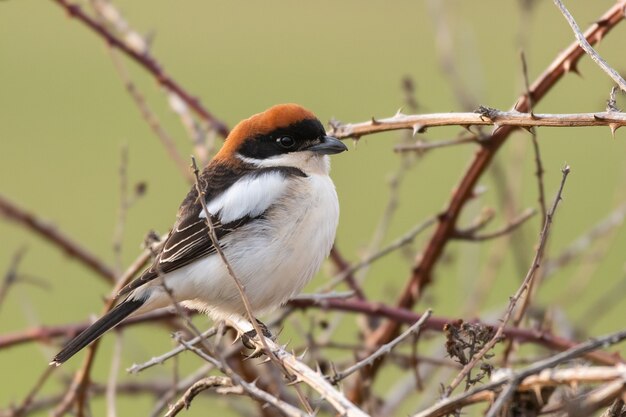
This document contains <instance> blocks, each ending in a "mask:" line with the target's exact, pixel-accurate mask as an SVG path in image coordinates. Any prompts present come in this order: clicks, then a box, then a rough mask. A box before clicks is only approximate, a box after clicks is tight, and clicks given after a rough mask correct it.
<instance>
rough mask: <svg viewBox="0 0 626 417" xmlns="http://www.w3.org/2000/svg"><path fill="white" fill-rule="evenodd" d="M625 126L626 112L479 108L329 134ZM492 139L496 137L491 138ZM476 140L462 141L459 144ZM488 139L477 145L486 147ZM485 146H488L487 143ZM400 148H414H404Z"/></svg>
mask: <svg viewBox="0 0 626 417" xmlns="http://www.w3.org/2000/svg"><path fill="white" fill-rule="evenodd" d="M624 125H626V113H620V112H598V113H576V114H539V113H524V112H523V111H522V109H519V110H513V111H501V110H497V109H493V108H490V107H485V106H480V107H479V108H478V110H476V111H475V112H473V113H430V114H413V115H407V114H402V113H397V114H396V115H394V116H392V117H387V118H384V119H372V120H370V121H369V122H362V123H353V124H334V125H333V126H332V129H331V131H330V133H331V134H332V135H334V136H336V137H337V138H340V139H348V138H353V139H359V138H361V137H362V136H365V135H372V134H375V133H381V132H389V131H394V130H412V131H413V133H414V134H415V133H423V132H424V131H425V130H426V129H427V128H430V127H440V126H464V127H467V128H469V127H471V126H494V127H496V128H498V127H505V126H506V127H518V128H531V127H585V126H609V127H611V128H612V129H617V128H620V127H622V126H624ZM491 140H493V137H492V138H491ZM472 141H475V140H473V139H464V140H459V141H457V143H465V142H472ZM488 141H489V139H487V140H484V141H481V142H478V143H482V144H485V142H488ZM485 145H486V144H485ZM398 149H401V150H404V149H411V148H410V147H408V146H403V147H400V148H398Z"/></svg>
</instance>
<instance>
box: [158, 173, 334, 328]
mask: <svg viewBox="0 0 626 417" xmlns="http://www.w3.org/2000/svg"><path fill="white" fill-rule="evenodd" d="M338 219H339V206H338V202H337V195H336V193H335V188H334V186H333V184H332V182H331V181H330V178H328V177H327V176H318V175H312V176H310V177H307V178H306V179H303V181H302V182H300V183H299V184H298V187H294V188H293V189H292V190H290V192H288V193H286V195H285V196H284V197H283V198H281V199H280V200H279V201H278V202H277V203H276V204H274V205H273V206H272V207H271V208H270V209H269V210H268V211H267V212H266V213H265V214H264V216H263V218H262V219H258V220H255V221H253V222H251V223H249V224H247V225H245V226H243V227H242V228H240V229H237V230H236V231H234V232H232V233H231V234H229V235H227V236H226V237H225V238H224V239H223V240H222V244H223V246H224V254H225V257H226V259H227V260H228V262H229V264H230V265H231V266H232V268H233V270H234V273H235V275H236V276H237V278H238V279H239V280H240V281H241V283H242V284H243V285H244V288H245V293H246V295H247V297H248V300H249V301H250V304H251V305H252V309H253V312H254V313H255V314H261V313H263V312H264V311H267V310H270V309H272V308H275V307H278V306H279V305H280V304H282V303H284V302H285V301H287V299H289V298H290V297H292V296H293V295H295V294H297V293H298V292H300V291H301V290H302V288H303V287H304V286H305V285H306V284H307V283H308V282H309V280H310V279H311V278H312V277H313V275H315V273H316V272H317V271H318V269H319V267H320V266H321V264H322V262H323V261H324V259H325V258H326V256H327V255H328V253H329V251H330V249H331V247H332V244H333V242H334V239H335V231H336V228H337V222H338ZM166 284H167V285H168V286H169V287H171V288H173V290H174V294H175V296H176V298H177V299H178V300H180V301H183V302H184V304H185V305H186V306H188V307H191V308H196V309H200V310H205V311H207V312H208V313H210V314H211V315H212V316H213V317H214V318H225V317H227V316H229V315H231V314H238V315H244V314H245V307H244V305H243V303H242V301H241V296H240V294H239V291H238V290H237V288H236V286H235V285H234V281H233V278H232V277H231V276H230V274H229V273H228V271H227V269H226V267H225V265H224V262H223V261H222V260H221V259H220V258H219V256H218V255H210V256H208V257H207V258H205V259H203V260H200V261H198V262H195V263H194V264H192V265H188V266H186V267H183V268H181V269H180V270H177V271H174V272H172V273H169V274H167V276H166Z"/></svg>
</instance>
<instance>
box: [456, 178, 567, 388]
mask: <svg viewBox="0 0 626 417" xmlns="http://www.w3.org/2000/svg"><path fill="white" fill-rule="evenodd" d="M562 173H563V177H562V179H561V185H560V186H559V190H558V191H557V193H556V197H555V198H554V202H553V203H552V208H551V209H550V212H549V213H548V215H547V216H546V222H545V224H544V225H543V230H542V231H541V236H540V238H539V246H538V247H537V251H536V252H535V257H534V259H533V261H532V264H531V266H530V269H529V270H528V272H527V274H526V277H525V278H524V281H523V282H522V285H521V286H520V287H519V289H518V290H517V292H516V293H515V295H514V296H513V297H511V301H510V302H509V306H508V307H507V309H506V312H505V313H504V317H502V322H501V324H500V326H498V330H497V331H496V333H495V334H494V336H493V337H492V338H491V340H490V341H489V342H487V343H486V344H485V346H483V348H482V349H481V350H480V351H479V352H478V353H477V354H476V355H474V357H473V358H472V359H471V360H470V361H469V362H468V363H467V365H465V366H464V367H463V370H462V371H461V372H459V374H458V375H457V376H456V377H455V378H454V380H452V382H451V383H450V385H449V386H448V387H447V388H446V391H445V394H444V396H446V397H447V396H449V395H450V394H451V393H452V391H453V390H454V389H455V388H456V387H457V386H458V385H459V384H460V383H461V381H462V380H463V379H464V378H465V377H466V376H467V375H468V374H469V373H470V372H471V371H472V369H473V368H474V367H475V366H476V364H477V363H478V361H480V360H481V359H482V358H483V357H484V356H485V354H486V353H487V352H489V351H490V350H491V349H492V348H493V347H494V346H495V345H496V343H498V342H499V341H500V337H501V336H502V334H503V332H504V326H506V325H507V324H508V322H509V319H510V318H511V315H512V314H513V310H514V309H515V305H516V304H517V301H518V300H519V299H520V297H521V296H522V295H523V294H524V293H525V292H526V291H527V290H528V287H529V285H530V284H531V282H532V280H533V278H534V277H535V273H536V272H537V269H539V265H540V263H541V260H542V259H543V252H544V249H545V246H546V242H547V241H548V235H549V232H550V226H551V225H552V219H553V217H554V213H555V212H556V208H557V207H558V204H559V202H560V201H561V193H562V192H563V187H564V186H565V181H566V180H567V176H568V175H569V173H570V168H569V166H565V168H563V170H562Z"/></svg>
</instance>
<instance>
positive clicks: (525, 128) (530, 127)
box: [521, 126, 534, 134]
mask: <svg viewBox="0 0 626 417" xmlns="http://www.w3.org/2000/svg"><path fill="white" fill-rule="evenodd" d="M521 128H522V129H524V130H525V131H527V132H528V133H530V134H533V133H534V130H533V127H532V126H521Z"/></svg>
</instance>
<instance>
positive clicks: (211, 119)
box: [53, 0, 228, 137]
mask: <svg viewBox="0 0 626 417" xmlns="http://www.w3.org/2000/svg"><path fill="white" fill-rule="evenodd" d="M53 1H55V2H56V3H57V4H58V5H59V6H61V7H63V8H64V9H65V10H66V11H67V13H68V15H69V16H70V17H73V18H75V19H78V21H80V22H81V23H83V24H84V25H85V26H87V27H88V28H89V29H91V30H92V31H93V32H94V33H95V34H97V35H98V36H100V37H102V38H103V39H104V40H105V41H106V42H107V43H108V44H109V45H110V46H111V47H113V48H116V49H119V50H120V51H122V52H123V53H124V54H125V55H127V56H128V57H129V58H131V59H132V60H133V61H135V62H136V63H137V64H139V65H140V66H142V67H143V68H144V69H146V70H147V71H148V72H149V73H150V74H152V75H153V76H154V78H155V79H156V80H157V82H158V83H159V84H160V85H161V86H163V87H164V88H166V89H168V90H169V91H171V92H172V93H174V94H176V95H177V96H178V97H180V99H181V100H183V101H184V102H185V103H186V104H187V105H188V106H189V107H190V108H192V109H193V110H194V112H196V114H197V115H198V116H200V117H201V118H202V119H204V120H206V121H207V122H208V123H210V124H211V126H212V127H213V129H215V130H216V131H217V132H219V134H220V135H221V136H223V137H226V136H228V128H227V127H226V124H225V123H224V122H222V121H221V120H218V119H217V118H216V117H215V116H213V114H211V113H210V112H209V111H208V110H207V109H206V108H205V107H204V106H203V105H202V104H201V103H200V100H198V99H197V98H196V97H193V96H192V95H191V94H190V93H189V92H187V90H185V89H184V88H183V87H181V86H180V85H179V84H178V82H176V80H174V79H173V78H171V77H170V76H169V75H167V73H166V72H165V71H164V70H163V68H162V67H161V65H160V64H159V63H158V62H157V61H156V60H155V59H154V58H153V57H151V56H150V55H148V54H144V53H139V52H137V51H135V50H134V49H132V48H131V47H129V46H128V45H127V44H126V43H125V42H123V41H121V40H119V39H118V38H116V37H115V36H114V35H113V34H112V33H111V32H110V31H109V30H108V29H107V28H105V27H104V26H103V25H101V24H100V23H98V22H97V21H96V20H95V19H93V18H92V17H90V16H89V15H87V14H86V13H85V12H84V11H83V10H82V8H81V7H80V6H78V5H76V4H74V3H72V2H70V1H68V0H53Z"/></svg>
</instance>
